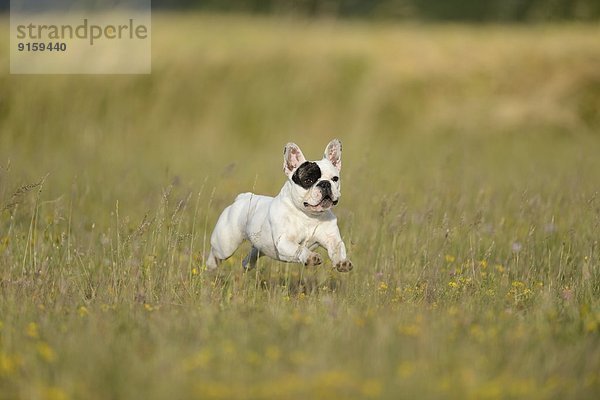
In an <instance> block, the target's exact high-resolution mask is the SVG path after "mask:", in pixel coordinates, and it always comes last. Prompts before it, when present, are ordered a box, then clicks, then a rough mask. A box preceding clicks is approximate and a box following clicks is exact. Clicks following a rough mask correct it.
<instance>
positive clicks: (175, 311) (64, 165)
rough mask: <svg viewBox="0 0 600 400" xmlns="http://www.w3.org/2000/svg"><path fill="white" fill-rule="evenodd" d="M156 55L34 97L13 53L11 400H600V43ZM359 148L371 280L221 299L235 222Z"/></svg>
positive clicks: (165, 25)
mask: <svg viewBox="0 0 600 400" xmlns="http://www.w3.org/2000/svg"><path fill="white" fill-rule="evenodd" d="M1 24H2V26H4V27H5V28H6V26H7V24H8V20H7V19H6V18H4V20H2V22H1ZM152 33H153V73H152V74H151V75H149V76H17V75H9V74H8V69H7V68H8V59H7V57H8V43H7V38H6V37H5V36H3V37H2V38H1V39H0V50H1V51H0V57H3V58H4V60H3V62H2V63H0V70H1V72H2V73H1V74H0V399H49V400H63V399H90V400H94V399H98V400H99V399H165V398H169V399H191V398H197V399H224V400H225V399H336V398H339V399H369V398H372V399H379V398H383V399H431V398H445V399H448V398H450V399H517V398H519V399H522V398H527V399H566V398H577V399H592V398H595V397H596V396H597V395H598V393H600V253H599V251H600V248H599V242H598V240H599V238H600V235H599V233H600V193H599V190H600V186H599V183H600V157H599V156H598V155H599V154H600V112H599V110H600V68H599V66H600V46H599V45H598V43H600V28H598V26H592V25H560V26H553V25H536V26H460V25H417V24H400V25H398V24H391V23H379V24H374V23H361V22H353V21H347V22H336V21H328V20H320V21H313V22H309V21H304V20H296V19H267V18H249V17H241V16H229V17H221V16H208V15H195V14H187V15H178V14H164V15H162V14H157V13H155V15H154V17H153V32H152ZM333 137H339V138H340V139H341V140H342V142H343V143H344V155H343V157H344V169H343V171H342V182H343V185H342V187H343V190H342V198H341V201H340V204H339V205H338V206H337V208H336V215H337V216H338V219H339V221H340V229H341V232H342V236H343V237H344V239H345V241H346V244H347V246H348V248H349V254H350V257H351V259H352V260H353V262H354V265H355V268H354V270H353V271H352V272H351V273H349V274H340V273H337V272H334V271H331V265H330V263H329V262H326V263H325V265H323V266H320V267H315V268H308V267H303V266H300V265H293V264H283V263H278V262H274V261H270V260H268V259H261V262H260V265H259V267H258V268H257V269H256V270H254V271H252V272H251V273H248V274H244V273H243V272H242V268H241V267H240V260H241V258H242V257H243V256H244V252H243V251H240V252H239V253H237V254H235V255H234V257H232V259H231V260H229V261H228V262H226V263H225V265H223V267H222V268H221V270H220V273H219V274H218V275H211V274H208V273H206V272H205V271H204V268H203V261H202V260H203V257H204V254H205V252H206V251H207V245H208V243H207V242H208V237H209V236H210V232H211V229H212V226H213V225H214V223H215V221H216V218H217V217H218V215H219V213H220V211H221V210H222V209H223V208H224V207H225V206H226V205H227V204H229V203H230V202H231V201H232V200H233V199H234V197H235V195H236V194H237V193H240V192H245V191H255V192H257V193H262V194H275V193H277V191H278V190H279V188H280V187H281V185H282V184H283V182H284V179H285V176H284V174H283V172H282V170H281V163H282V159H281V153H282V149H283V146H284V145H285V143H286V142H288V141H294V142H296V143H298V144H299V145H300V146H301V147H302V149H303V151H304V153H305V154H306V155H307V157H308V158H313V159H314V158H318V157H320V156H321V154H322V151H323V148H324V147H325V145H326V144H327V142H328V141H329V140H330V139H331V138H333Z"/></svg>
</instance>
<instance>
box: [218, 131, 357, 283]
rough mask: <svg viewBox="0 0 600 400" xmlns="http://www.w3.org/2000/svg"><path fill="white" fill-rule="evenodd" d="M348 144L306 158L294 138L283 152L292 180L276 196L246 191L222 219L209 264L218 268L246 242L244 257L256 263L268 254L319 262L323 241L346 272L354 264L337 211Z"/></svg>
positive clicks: (337, 143) (332, 145)
mask: <svg viewBox="0 0 600 400" xmlns="http://www.w3.org/2000/svg"><path fill="white" fill-rule="evenodd" d="M341 168H342V143H341V142H340V141H339V140H338V139H334V140H332V141H331V142H330V143H329V144H328V145H327V147H326V148H325V155H324V157H323V159H322V160H319V161H315V162H313V161H306V159H305V158H304V155H303V154H302V151H301V150H300V148H299V147H298V146H297V145H296V144H294V143H288V144H287V145H286V146H285V149H284V151H283V171H284V172H285V174H286V175H287V178H288V179H287V181H286V182H285V184H284V185H283V188H282V189H281V191H280V192H279V194H278V195H277V196H275V197H269V196H261V195H256V194H253V193H242V194H240V195H238V196H237V198H236V199H235V201H234V203H233V204H231V205H230V206H228V207H227V208H226V209H225V210H224V211H223V213H222V214H221V216H220V217H219V220H218V221H217V225H216V226H215V229H214V231H213V234H212V236H211V238H210V244H211V246H212V248H211V250H210V253H209V255H208V258H207V260H206V266H207V267H208V268H209V269H214V268H216V267H217V266H218V265H219V264H220V263H221V261H223V260H225V259H227V258H229V257H231V256H232V255H233V253H234V252H235V251H236V250H237V249H238V247H239V246H240V244H241V243H242V241H244V240H249V241H250V243H252V250H251V251H250V253H249V254H248V255H247V256H246V258H245V259H244V260H243V261H242V266H243V267H244V268H246V269H251V268H254V267H255V265H256V261H257V260H258V258H259V257H260V256H262V255H267V256H269V257H271V258H273V259H275V260H280V261H285V262H296V263H303V264H305V265H319V264H321V263H322V262H323V260H322V259H321V256H320V255H319V254H318V253H315V252H314V251H313V249H315V248H316V247H317V246H322V247H324V248H325V249H327V253H328V254H329V258H330V259H331V261H332V262H333V265H334V266H335V268H336V269H337V270H338V271H340V272H347V271H350V270H351V269H352V262H351V261H350V260H348V259H347V258H346V246H345V245H344V242H343V241H342V238H341V236H340V231H339V229H338V226H337V219H336V217H335V215H333V213H332V212H331V208H332V207H333V206H335V205H336V204H337V203H338V201H339V199H340V170H341Z"/></svg>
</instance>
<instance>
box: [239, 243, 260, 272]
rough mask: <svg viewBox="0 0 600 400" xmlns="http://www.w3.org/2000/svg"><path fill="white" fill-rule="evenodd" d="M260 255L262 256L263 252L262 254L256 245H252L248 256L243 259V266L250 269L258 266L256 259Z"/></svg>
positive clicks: (247, 269)
mask: <svg viewBox="0 0 600 400" xmlns="http://www.w3.org/2000/svg"><path fill="white" fill-rule="evenodd" d="M260 256H262V254H260V252H259V251H258V249H257V248H256V247H254V246H252V249H250V252H249V253H248V255H247V256H246V258H244V259H243V260H242V267H243V268H244V270H246V271H250V270H251V269H254V267H256V261H257V260H258V258H259V257H260Z"/></svg>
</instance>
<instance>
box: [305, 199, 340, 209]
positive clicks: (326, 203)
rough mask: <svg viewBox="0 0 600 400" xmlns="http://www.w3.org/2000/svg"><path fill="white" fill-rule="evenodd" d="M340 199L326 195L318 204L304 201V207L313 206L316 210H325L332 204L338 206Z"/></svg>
mask: <svg viewBox="0 0 600 400" xmlns="http://www.w3.org/2000/svg"><path fill="white" fill-rule="evenodd" d="M338 201H339V200H337V199H336V200H333V199H332V198H331V197H330V196H324V197H323V198H322V199H321V201H320V202H319V203H318V204H314V205H313V204H310V203H308V202H306V201H305V202H304V207H306V208H311V209H313V210H316V211H324V210H327V209H329V208H331V207H332V206H336V205H337V203H338Z"/></svg>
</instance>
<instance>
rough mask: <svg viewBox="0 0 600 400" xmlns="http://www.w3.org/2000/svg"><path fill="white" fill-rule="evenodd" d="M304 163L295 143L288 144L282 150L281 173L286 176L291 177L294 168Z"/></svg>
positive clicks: (304, 159)
mask: <svg viewBox="0 0 600 400" xmlns="http://www.w3.org/2000/svg"><path fill="white" fill-rule="evenodd" d="M305 161H306V158H304V154H302V150H300V147H298V145H297V144H296V143H288V144H286V145H285V148H284V149H283V172H285V174H286V175H287V176H292V174H293V173H294V171H295V170H296V168H298V167H299V166H300V165H302V164H303V163H304V162H305Z"/></svg>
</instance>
